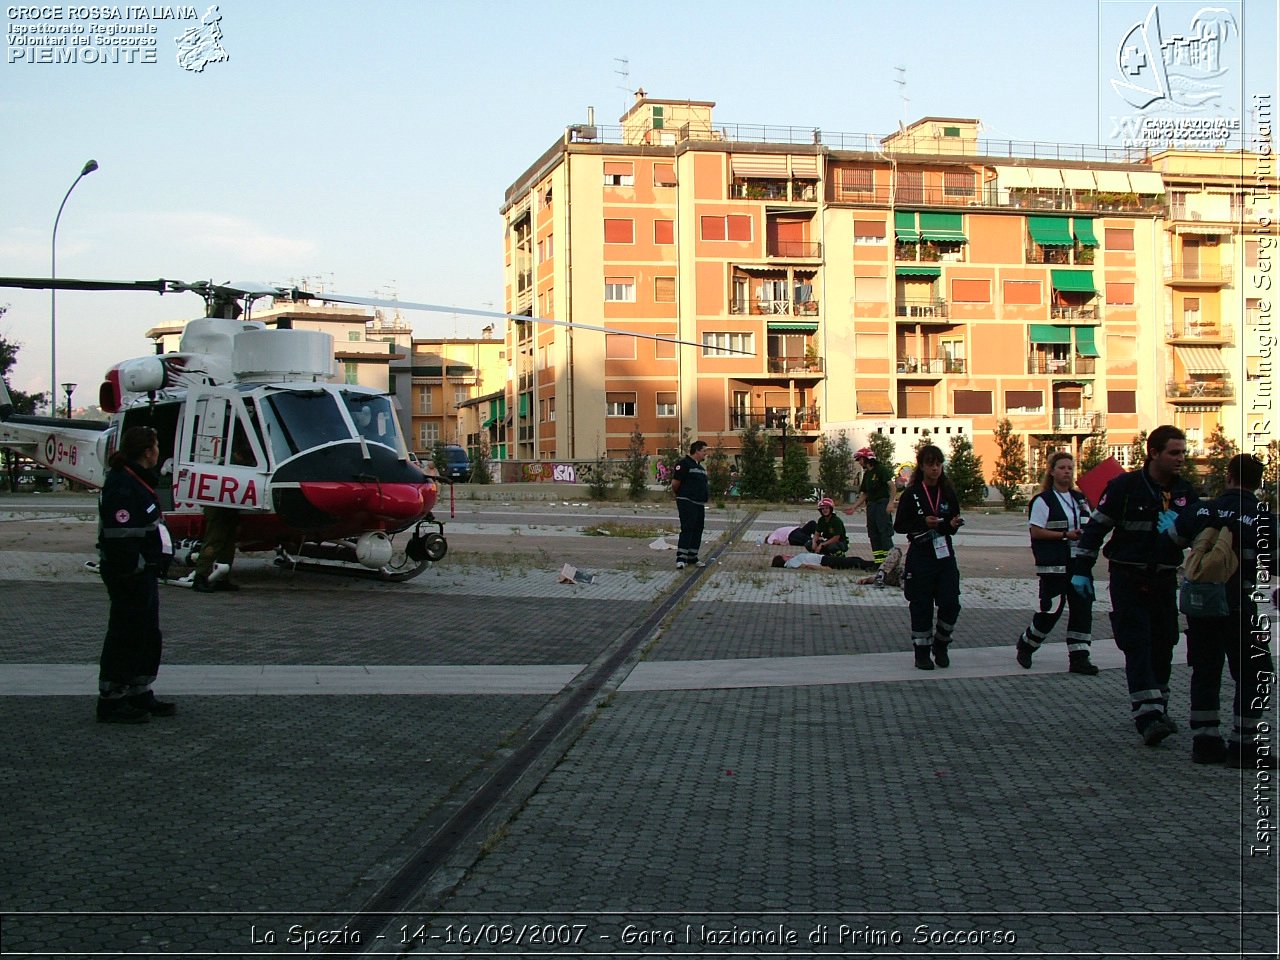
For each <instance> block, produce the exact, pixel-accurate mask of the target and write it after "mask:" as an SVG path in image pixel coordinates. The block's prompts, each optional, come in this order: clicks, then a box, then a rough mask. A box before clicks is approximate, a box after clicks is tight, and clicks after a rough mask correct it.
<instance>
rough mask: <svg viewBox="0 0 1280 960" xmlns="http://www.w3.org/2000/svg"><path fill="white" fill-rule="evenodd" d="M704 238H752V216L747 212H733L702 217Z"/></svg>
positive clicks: (738, 239)
mask: <svg viewBox="0 0 1280 960" xmlns="http://www.w3.org/2000/svg"><path fill="white" fill-rule="evenodd" d="M701 219H702V239H703V240H735V241H742V240H750V239H751V217H750V215H749V214H745V213H731V214H728V215H726V216H723V217H702V218H701Z"/></svg>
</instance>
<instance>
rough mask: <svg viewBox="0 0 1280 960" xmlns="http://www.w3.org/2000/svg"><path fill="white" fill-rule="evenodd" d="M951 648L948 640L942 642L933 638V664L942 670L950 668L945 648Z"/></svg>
mask: <svg viewBox="0 0 1280 960" xmlns="http://www.w3.org/2000/svg"><path fill="white" fill-rule="evenodd" d="M949 646H951V641H950V640H943V639H942V638H941V637H938V636H936V635H935V636H934V638H933V662H934V663H936V664H937V665H938V666H939V667H942V668H943V669H944V670H945V669H946V668H947V667H949V666H951V657H950V656H948V655H947V647H949Z"/></svg>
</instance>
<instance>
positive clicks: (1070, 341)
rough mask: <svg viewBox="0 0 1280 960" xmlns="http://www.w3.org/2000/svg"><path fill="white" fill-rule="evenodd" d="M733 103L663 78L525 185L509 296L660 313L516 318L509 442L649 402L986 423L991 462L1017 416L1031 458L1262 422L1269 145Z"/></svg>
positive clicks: (681, 411)
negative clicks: (803, 118)
mask: <svg viewBox="0 0 1280 960" xmlns="http://www.w3.org/2000/svg"><path fill="white" fill-rule="evenodd" d="M713 106H714V105H713V104H712V103H709V102H704V101H677V100H656V99H650V98H648V97H646V96H644V94H643V91H642V92H641V94H640V95H639V96H638V97H637V101H636V103H635V104H634V105H633V106H632V108H631V109H630V110H629V111H628V112H627V113H626V114H624V115H623V117H622V118H621V127H620V128H617V127H614V128H605V127H600V126H597V125H595V124H594V123H587V124H578V125H574V126H572V127H570V128H568V129H567V130H566V132H565V134H564V136H563V137H562V138H561V139H560V140H559V141H557V142H556V143H555V144H554V145H553V146H552V147H551V148H550V149H548V150H547V151H546V152H545V153H544V154H543V156H542V157H541V158H539V159H538V160H537V162H535V163H534V164H533V165H532V166H531V167H530V168H529V169H528V170H526V171H525V173H524V174H522V175H521V176H520V178H519V179H518V180H517V181H516V182H515V183H514V184H513V185H512V186H511V188H510V189H509V190H508V191H507V194H506V199H505V202H504V204H503V207H502V214H503V217H504V221H505V224H506V249H505V255H506V283H507V286H506V297H507V307H508V310H509V311H510V312H512V313H523V314H526V315H529V316H536V317H546V318H551V319H556V320H562V321H572V322H573V323H576V324H585V325H594V326H607V327H609V328H612V329H615V330H621V331H631V332H634V333H635V334H637V336H635V337H632V336H625V335H620V334H616V333H605V332H599V331H593V330H589V329H582V328H574V329H566V328H563V327H557V326H552V325H540V324H513V325H512V330H511V332H510V334H509V339H510V342H511V347H512V371H513V375H512V378H511V384H510V386H509V391H510V404H509V409H510V410H511V411H512V413H513V424H512V428H513V434H512V435H511V436H510V437H509V439H510V440H511V441H512V443H511V444H510V456H511V457H513V458H515V459H569V460H575V459H576V460H583V459H593V458H595V457H596V456H600V455H605V456H619V455H621V454H622V452H623V451H624V450H625V449H626V447H627V444H628V442H629V438H630V436H631V434H632V432H633V431H635V430H639V431H640V432H641V433H642V434H643V435H644V437H645V441H646V445H647V448H648V449H649V451H650V452H656V451H657V449H659V447H661V446H664V445H665V443H666V441H667V438H671V437H679V436H680V435H681V432H682V431H684V430H688V431H690V432H691V434H692V435H694V436H697V437H701V438H703V439H707V440H714V439H715V438H716V437H720V438H722V439H723V441H724V443H725V445H726V447H728V448H729V449H731V450H732V449H735V448H736V446H737V434H738V432H739V431H740V430H742V429H743V428H744V427H746V426H748V425H750V424H752V423H756V424H760V425H761V426H763V427H764V428H766V429H767V430H769V431H770V432H773V433H775V434H781V433H782V431H783V430H784V429H785V430H787V431H788V434H789V436H791V437H793V438H796V439H798V440H799V441H801V442H803V443H805V444H806V445H807V446H808V447H809V449H810V452H811V453H815V454H816V441H817V440H818V438H820V437H821V436H823V435H824V434H826V433H829V432H832V431H835V430H839V429H844V430H848V431H849V432H850V434H851V437H852V439H853V440H854V442H855V443H861V442H864V441H865V438H866V437H867V436H868V435H869V434H870V433H871V432H877V431H878V432H883V433H886V434H888V435H889V436H891V437H892V438H893V439H894V440H895V442H896V444H897V452H898V456H899V459H908V458H909V456H910V451H911V450H912V449H913V448H914V446H915V443H916V442H917V441H918V440H919V439H920V437H921V435H922V434H923V433H924V432H926V431H927V432H928V433H929V434H930V435H931V436H932V437H934V438H935V440H936V442H939V443H940V444H941V445H942V446H943V447H944V449H945V448H946V447H947V441H948V440H949V438H950V437H951V436H954V435H955V434H957V433H965V434H969V435H970V436H971V437H972V439H973V442H974V446H975V449H976V451H977V452H978V453H979V454H980V455H982V456H983V458H984V462H985V463H986V464H987V466H988V468H990V467H991V465H992V464H993V463H994V461H995V459H996V455H997V452H996V449H995V446H994V441H993V439H992V432H993V430H994V428H995V426H996V424H997V423H998V422H999V421H1000V420H1002V419H1003V418H1005V417H1008V418H1009V420H1010V421H1011V423H1012V424H1013V427H1014V429H1015V431H1016V432H1017V433H1018V434H1019V435H1020V436H1022V437H1023V438H1024V440H1025V443H1026V445H1027V449H1028V453H1029V456H1030V460H1031V463H1032V465H1033V467H1034V465H1036V464H1037V463H1038V462H1040V460H1041V458H1042V457H1043V456H1044V454H1045V453H1046V452H1048V451H1052V450H1054V449H1060V448H1067V449H1073V450H1076V451H1077V452H1078V451H1079V449H1080V448H1081V446H1082V444H1083V443H1084V442H1085V441H1086V440H1087V439H1088V438H1089V437H1091V436H1094V435H1098V434H1101V433H1102V432H1103V431H1105V436H1106V440H1107V442H1108V443H1109V444H1110V445H1111V446H1112V448H1113V449H1114V451H1115V452H1116V453H1117V455H1119V456H1120V457H1121V458H1122V459H1126V460H1127V456H1128V446H1129V443H1130V442H1131V441H1132V439H1133V437H1134V436H1135V435H1136V434H1137V432H1138V431H1139V430H1140V429H1148V430H1149V429H1150V428H1151V427H1153V426H1155V425H1156V424H1158V423H1161V422H1175V423H1178V424H1180V425H1182V426H1184V427H1186V428H1187V429H1188V430H1189V432H1190V433H1191V434H1192V439H1193V443H1195V442H1201V441H1202V440H1203V438H1204V437H1205V436H1207V435H1208V434H1209V433H1210V432H1212V429H1213V427H1214V426H1215V425H1216V423H1217V422H1222V423H1223V424H1224V427H1226V429H1227V431H1228V434H1229V435H1232V436H1234V437H1235V438H1236V439H1237V442H1240V441H1241V437H1242V434H1243V431H1244V429H1246V428H1245V426H1244V425H1243V417H1241V416H1239V413H1240V410H1241V409H1242V406H1241V405H1242V404H1243V403H1244V402H1245V400H1246V399H1247V398H1246V397H1245V396H1244V394H1245V393H1246V392H1247V390H1244V391H1242V389H1241V387H1242V384H1241V383H1240V381H1241V380H1242V379H1243V372H1244V371H1245V369H1246V366H1247V364H1246V356H1247V355H1253V354H1249V352H1248V351H1249V350H1250V349H1254V350H1256V344H1255V346H1254V347H1248V346H1247V345H1246V346H1244V347H1242V345H1241V343H1240V340H1239V337H1240V335H1241V334H1243V333H1244V332H1245V328H1246V327H1247V326H1248V324H1249V320H1248V311H1249V310H1253V311H1254V312H1255V313H1257V312H1258V311H1260V310H1261V305H1260V304H1259V303H1258V302H1256V298H1246V297H1244V296H1243V295H1242V294H1241V292H1240V291H1241V290H1242V289H1243V288H1244V282H1245V274H1246V273H1247V272H1248V271H1249V270H1250V269H1252V268H1250V267H1249V264H1250V263H1251V262H1252V263H1254V264H1256V263H1257V261H1258V251H1257V249H1256V248H1255V247H1251V246H1250V244H1257V243H1258V241H1257V240H1256V239H1251V240H1246V238H1245V237H1244V236H1243V234H1244V232H1245V231H1244V223H1243V221H1242V220H1241V221H1234V220H1233V211H1238V210H1239V209H1241V204H1242V202H1243V199H1242V198H1243V197H1244V196H1245V190H1246V186H1247V185H1246V184H1244V183H1243V182H1242V181H1241V180H1240V177H1239V174H1238V171H1239V168H1240V167H1241V166H1242V164H1244V163H1245V159H1242V158H1247V157H1248V156H1250V155H1238V154H1237V155H1209V156H1213V157H1218V158H1219V159H1220V162H1218V163H1217V164H1216V165H1214V164H1213V163H1212V162H1209V161H1206V159H1205V155H1201V154H1188V153H1175V152H1168V153H1164V154H1161V155H1160V156H1159V157H1156V158H1153V159H1149V160H1148V159H1146V158H1137V157H1126V156H1124V155H1123V154H1122V153H1121V152H1120V151H1118V150H1110V151H1109V150H1107V149H1105V148H1099V147H1085V146H1072V145H1063V144H1043V143H1037V144H1022V143H1010V142H1007V141H1002V142H988V141H983V140H980V139H979V138H978V126H979V123H978V121H977V120H973V119H952V118H926V119H923V120H921V121H919V122H917V123H915V124H912V125H911V126H909V127H906V128H905V129H904V130H902V131H900V132H899V133H896V134H894V135H891V136H889V137H885V138H883V139H879V138H875V137H870V136H861V135H859V136H849V135H839V134H837V135H830V134H823V133H821V132H820V131H816V130H795V129H786V128H760V127H756V128H748V127H736V126H729V127H724V126H717V125H716V124H715V123H714V122H713V119H712V108H713ZM1224 156H1225V157H1227V158H1228V159H1221V158H1222V157H1224ZM1230 158H1234V163H1235V168H1236V171H1237V173H1236V174H1234V175H1233V174H1232V173H1231V171H1230V169H1228V168H1230V167H1231V165H1232V162H1233V161H1232V159H1230ZM1139 159H1142V160H1144V162H1137V160H1139ZM1254 159H1255V160H1256V157H1255V158H1254ZM1206 162H1208V163H1209V167H1206V166H1205V164H1206ZM1233 176H1234V177H1235V179H1232V177H1233ZM1272 177H1273V179H1272V181H1271V185H1270V187H1269V195H1270V202H1271V203H1272V206H1274V194H1275V188H1274V171H1273V172H1272ZM1166 179H1167V180H1168V181H1169V182H1170V183H1171V184H1181V186H1180V187H1178V189H1176V190H1174V189H1172V188H1171V187H1167V186H1166V183H1165V181H1166ZM1183 194H1186V196H1185V197H1183ZM1232 197H1234V198H1236V199H1235V200H1232V199H1230V198H1232ZM1171 203H1172V204H1174V206H1173V207H1172V208H1171V206H1170V204H1171ZM1231 204H1235V206H1232V205H1231ZM1218 205H1224V206H1223V209H1222V211H1219V210H1218ZM1201 207H1203V209H1201ZM1255 209H1262V208H1261V207H1255ZM1196 213H1200V214H1201V216H1200V217H1199V218H1196V217H1195V216H1193V215H1194V214H1196ZM1210 213H1212V214H1213V216H1214V217H1217V216H1218V214H1219V213H1221V214H1222V216H1221V218H1219V219H1213V220H1209V219H1205V218H1207V217H1208V216H1209V215H1210ZM1197 224H1198V226H1197ZM1210 227H1212V228H1213V229H1212V230H1210V229H1209V228H1210ZM1250 251H1252V252H1250ZM1251 258H1252V259H1251ZM1197 301H1198V303H1199V307H1198V310H1199V313H1198V315H1197V314H1196V309H1197V308H1196V303H1197ZM1250 304H1252V306H1250ZM1236 316H1238V317H1239V318H1240V319H1239V321H1236V322H1232V321H1231V320H1230V319H1229V318H1232V317H1236ZM1255 359H1259V358H1257V357H1255ZM1256 366H1257V364H1256V363H1255V367H1256Z"/></svg>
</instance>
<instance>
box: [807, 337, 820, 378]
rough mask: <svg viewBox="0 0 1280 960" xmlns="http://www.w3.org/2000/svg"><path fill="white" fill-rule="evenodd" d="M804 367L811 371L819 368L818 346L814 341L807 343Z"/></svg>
mask: <svg viewBox="0 0 1280 960" xmlns="http://www.w3.org/2000/svg"><path fill="white" fill-rule="evenodd" d="M804 369H805V371H806V372H809V373H813V372H815V371H817V369H818V348H817V347H815V346H814V345H813V344H812V343H810V344H806V345H805V348H804Z"/></svg>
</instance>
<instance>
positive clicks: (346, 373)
mask: <svg viewBox="0 0 1280 960" xmlns="http://www.w3.org/2000/svg"><path fill="white" fill-rule="evenodd" d="M342 382H343V383H349V384H357V383H359V382H360V364H358V363H356V362H355V361H354V360H348V361H346V362H345V363H344V364H343V365H342Z"/></svg>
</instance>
